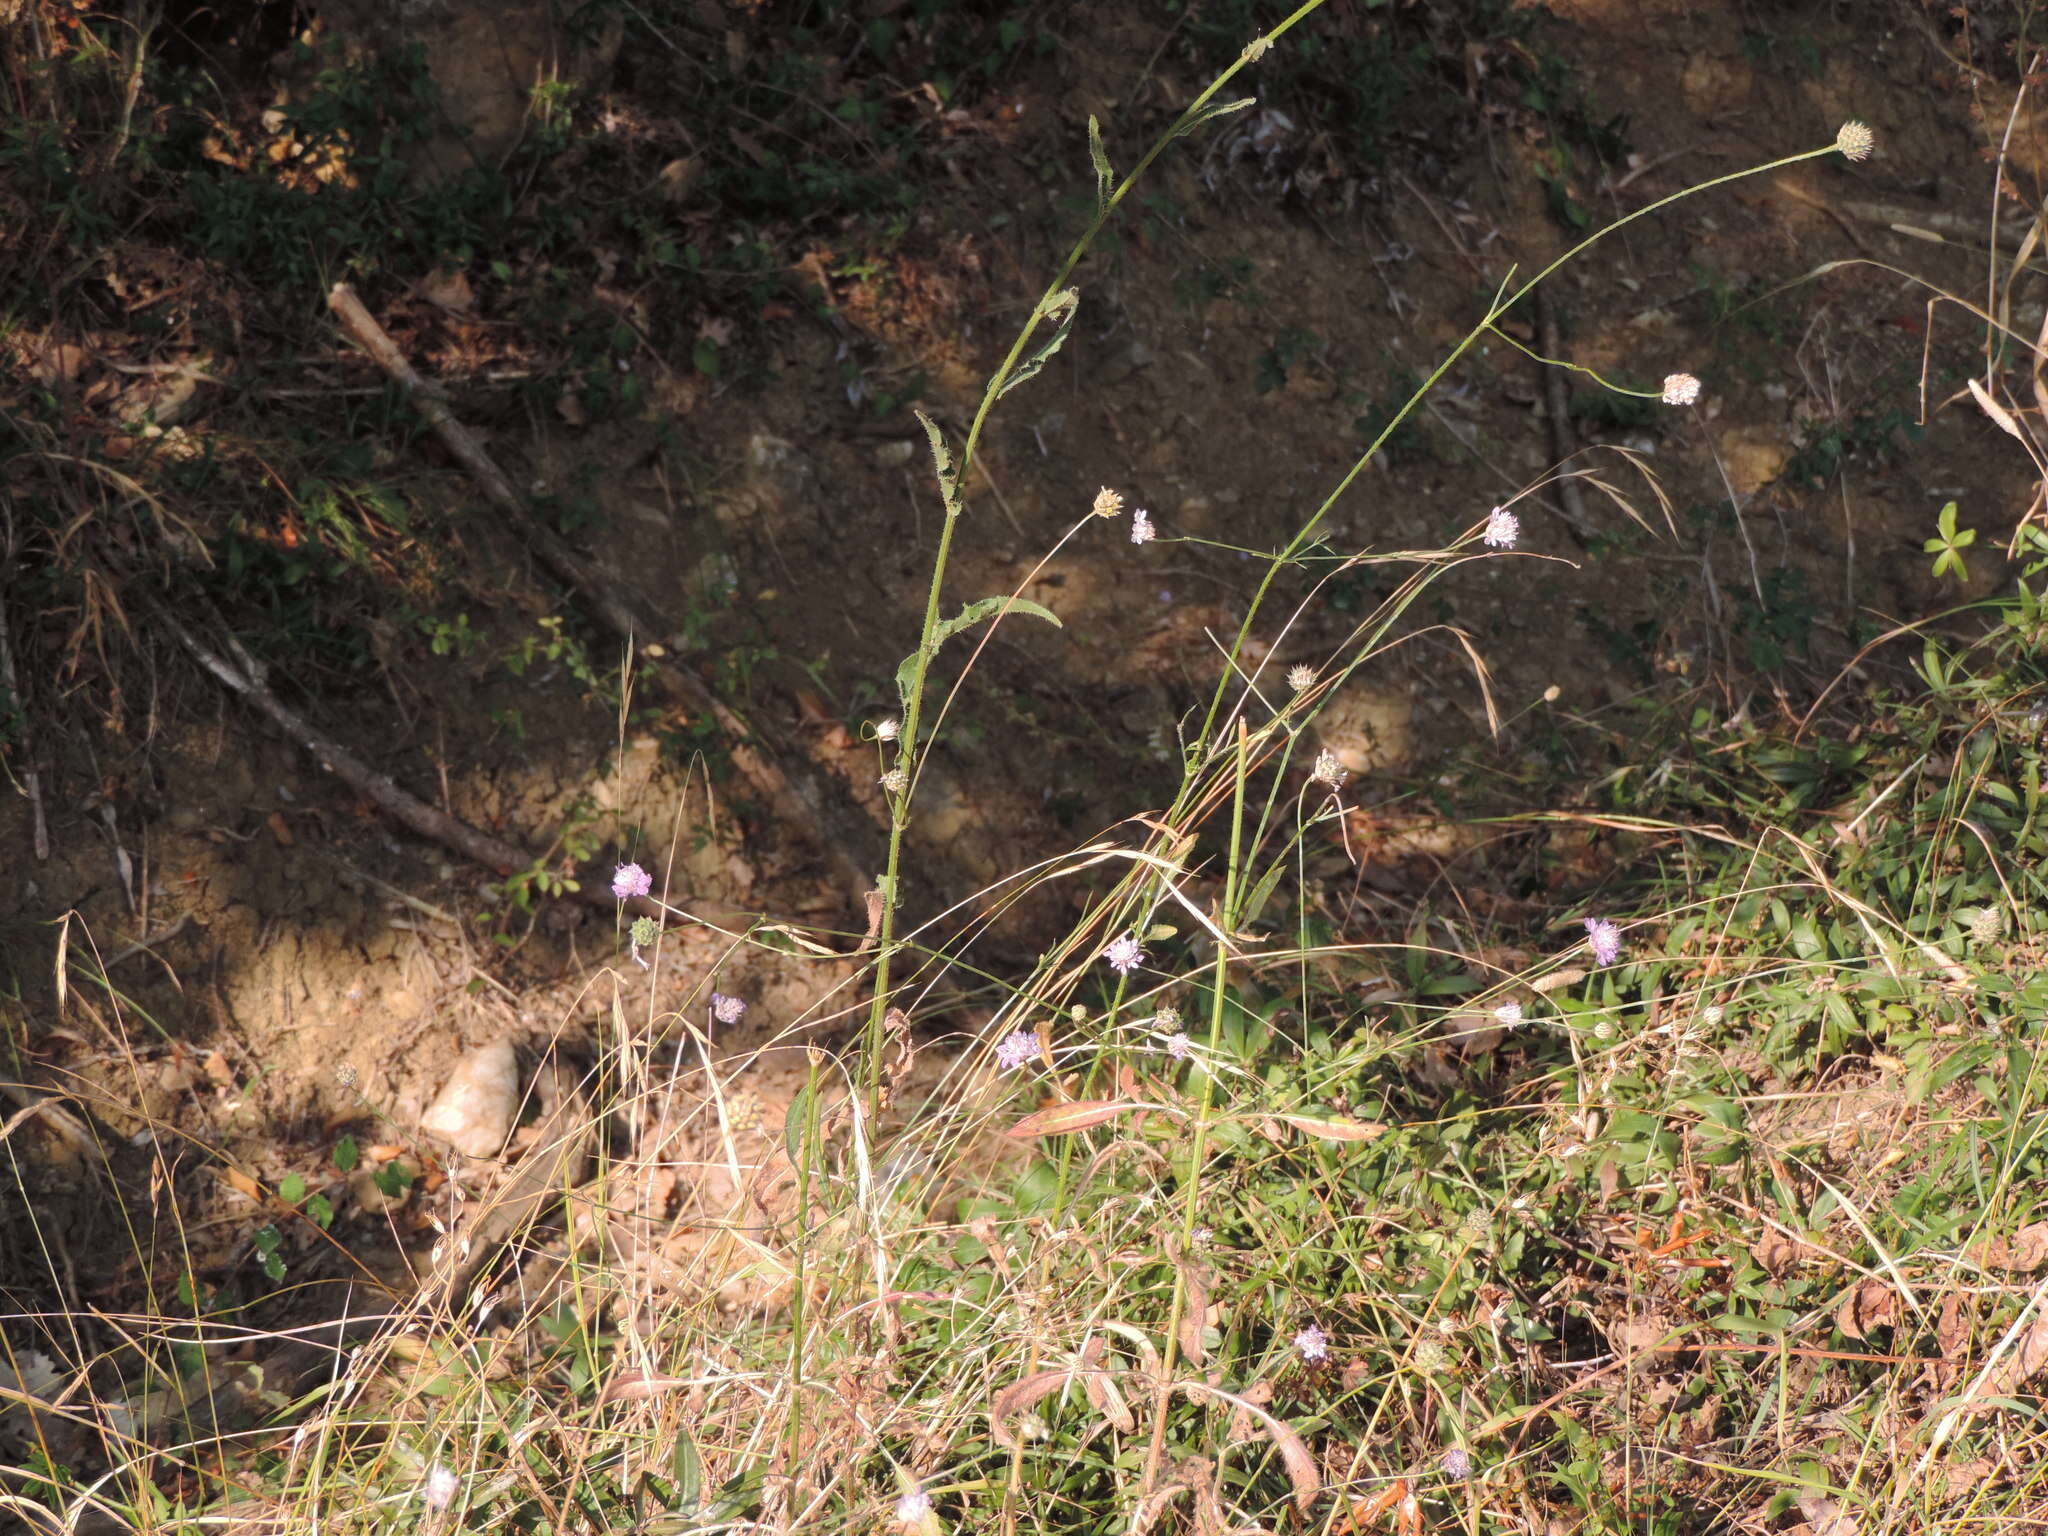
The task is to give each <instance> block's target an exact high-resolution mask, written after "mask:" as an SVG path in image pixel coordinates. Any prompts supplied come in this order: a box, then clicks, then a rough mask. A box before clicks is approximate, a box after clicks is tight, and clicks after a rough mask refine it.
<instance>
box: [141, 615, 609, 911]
mask: <svg viewBox="0 0 2048 1536" xmlns="http://www.w3.org/2000/svg"><path fill="white" fill-rule="evenodd" d="M150 606H151V607H152V609H153V610H154V612H155V617H156V621H157V622H158V623H160V624H162V625H163V626H164V628H165V629H167V630H169V631H170V632H171V634H172V635H174V636H175V637H176V638H177V641H178V643H179V644H180V645H182V646H184V647H185V649H186V650H187V651H188V652H190V653H191V656H192V659H193V660H194V661H196V662H198V663H199V665H200V666H201V667H203V668H205V669H206V670H207V671H208V672H210V673H211V674H212V675H213V677H214V678H215V680H217V681H218V682H219V683H220V684H221V685H222V686H223V687H225V688H226V689H228V690H229V691H230V692H232V693H235V694H238V695H240V696H241V697H242V698H244V699H246V700H247V701H248V702H249V703H251V704H253V705H255V707H256V708H257V709H258V710H260V711H261V712H262V713H264V714H266V715H268V716H269V717H270V718H271V719H272V720H273V721H274V722H276V724H277V726H278V728H279V729H281V730H282V731H283V732H284V733H285V735H287V736H289V737H291V739H292V740H293V741H295V742H297V743H298V744H299V745H300V746H301V747H304V748H305V749H306V750H307V751H308V752H310V753H312V755H313V758H314V760H315V761H316V762H318V763H319V764H320V766H321V767H322V768H325V769H326V770H327V771H328V772H329V773H331V774H333V775H334V776H335V777H336V778H338V779H340V780H341V781H342V782H343V783H344V784H346V785H348V787H349V788H350V789H353V790H354V791H355V792H356V793H357V794H359V795H361V796H362V797H363V798H364V799H365V800H367V801H369V802H370V803H371V804H372V805H374V806H376V807H377V808H378V809H379V810H380V811H383V812H384V813H385V814H386V815H388V816H390V817H391V818H392V819H393V820H395V821H400V822H403V823H404V824H405V825H406V826H408V827H410V828H411V829H412V830H413V831H415V832H417V833H419V835H420V836H421V837H424V838H428V839H431V840H432V841H434V842H436V843H439V844H441V845H442V846H443V847H444V848H450V849H453V850H454V851H455V852H456V853H459V854H461V855H462V856H463V857H464V858H465V859H468V860H470V861H471V862H472V863H475V864H481V865H483V866H484V867H485V868H486V869H490V870H493V871H495V872H496V873H497V874H498V875H500V876H501V877H502V876H507V875H515V874H517V873H519V872H520V871H521V870H524V869H531V868H532V867H533V863H534V860H533V859H532V857H531V856H530V855H528V854H526V853H524V852H522V851H521V850H519V849H518V848H515V847H514V846H513V845H512V844H510V843H508V842H505V841H504V840H503V839H501V838H496V837H492V836H491V835H490V834H489V833H488V832H480V831H478V830H477V829H476V828H475V827H472V826H471V825H470V824H469V823H468V822H466V821H461V820H458V819H457V818H456V817H453V816H450V815H449V814H448V813H447V812H445V811H438V810H436V809H434V807H433V806H431V805H429V804H427V802H426V801H424V800H422V799H420V798H419V796H417V795H415V794H413V793H412V792H411V791H410V790H407V789H404V788H401V787H400V786H399V785H398V784H397V783H395V782H394V781H393V780H392V779H390V778H389V777H387V776H386V775H384V774H381V773H379V772H378V771H377V770H376V769H374V768H372V767H371V766H370V765H369V764H368V763H366V762H364V761H363V760H362V759H361V758H360V757H357V756H356V755H355V753H353V752H351V751H349V749H348V748H347V747H344V746H343V745H342V744H341V743H340V742H338V741H336V740H335V739H334V738H333V737H331V736H329V735H327V734H326V733H325V732H323V731H321V730H318V729H317V728H315V727H314V726H313V725H312V724H310V723H309V722H307V721H306V720H304V719H302V718H300V716H299V715H298V714H297V713H296V712H295V711H294V710H292V709H291V708H290V707H288V706H287V705H286V704H284V703H283V701H281V700H280V699H279V698H278V697H277V695H276V694H274V693H272V692H271V691H270V689H269V687H268V686H267V685H266V684H265V683H264V681H263V674H262V669H261V668H260V667H259V666H258V665H257V663H256V661H255V659H254V658H253V657H251V656H250V655H249V653H248V652H247V651H245V650H243V649H242V646H241V644H240V643H239V642H238V641H236V640H235V639H234V637H233V636H229V637H227V640H226V648H227V649H228V650H229V651H230V652H232V653H233V655H232V659H231V658H230V657H229V656H224V655H222V654H221V653H220V652H218V651H215V650H213V649H212V648H211V647H209V646H207V645H205V644H203V643H202V642H201V641H200V640H199V639H198V638H197V637H196V636H195V635H193V633H192V632H191V631H190V630H188V629H187V628H185V626H184V625H183V624H180V623H179V622H178V620H177V619H176V618H174V617H173V616H172V615H171V613H170V612H169V610H168V609H166V608H165V607H164V606H163V605H162V604H160V603H153V604H151V605H150ZM576 895H577V897H578V898H579V899H580V900H582V901H583V902H585V903H586V904H587V905H590V906H594V907H600V908H602V909H604V910H605V911H607V912H610V911H616V910H617V909H618V906H619V903H618V901H617V900H616V899H614V897H613V896H612V893H611V888H610V887H609V886H606V885H603V884H600V883H597V882H591V883H588V884H582V885H581V886H580V887H579V889H578V890H577V892H576Z"/></svg>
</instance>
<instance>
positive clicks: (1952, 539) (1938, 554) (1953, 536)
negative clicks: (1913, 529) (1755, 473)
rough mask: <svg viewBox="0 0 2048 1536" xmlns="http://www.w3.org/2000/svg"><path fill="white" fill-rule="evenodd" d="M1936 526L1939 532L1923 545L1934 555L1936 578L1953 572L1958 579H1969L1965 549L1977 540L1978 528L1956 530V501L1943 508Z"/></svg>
mask: <svg viewBox="0 0 2048 1536" xmlns="http://www.w3.org/2000/svg"><path fill="white" fill-rule="evenodd" d="M1935 526H1936V527H1937V528H1938V529H1939V530H1940V532H1939V534H1938V535H1937V536H1936V537H1934V538H1931V539H1929V540H1928V541H1927V542H1926V543H1925V544H1924V545H1922V546H1921V547H1922V548H1923V549H1925V550H1926V551H1927V553H1928V554H1930V555H1932V556H1934V575H1935V579H1936V580H1939V579H1940V578H1941V577H1943V576H1947V575H1951V574H1952V575H1954V577H1955V578H1956V580H1957V581H1968V580H1969V579H1970V569H1969V567H1968V566H1966V565H1964V564H1963V551H1964V550H1966V549H1968V548H1969V547H1970V546H1971V545H1972V544H1974V543H1976V542H1977V530H1976V529H1974V528H1965V529H1963V530H1962V531H1961V532H1960V533H1958V532H1957V531H1956V504H1955V503H1954V502H1950V503H1949V504H1948V505H1947V506H1945V507H1943V508H1942V509H1941V516H1940V517H1939V518H1937V519H1936V520H1935Z"/></svg>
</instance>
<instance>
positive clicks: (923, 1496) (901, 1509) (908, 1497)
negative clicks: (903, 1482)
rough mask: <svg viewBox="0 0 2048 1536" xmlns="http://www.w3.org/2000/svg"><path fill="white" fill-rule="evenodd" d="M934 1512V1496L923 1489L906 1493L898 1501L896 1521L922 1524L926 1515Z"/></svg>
mask: <svg viewBox="0 0 2048 1536" xmlns="http://www.w3.org/2000/svg"><path fill="white" fill-rule="evenodd" d="M931 1512H932V1496H931V1495H930V1494H928V1493H925V1492H924V1491H923V1490H921V1489H920V1490H918V1491H916V1492H913V1493H906V1494H905V1495H903V1497H902V1498H900V1499H898V1500H897V1501H896V1523H897V1524H898V1525H922V1524H923V1523H924V1519H925V1516H927V1515H929V1514H930V1513H931Z"/></svg>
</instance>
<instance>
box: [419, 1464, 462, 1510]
mask: <svg viewBox="0 0 2048 1536" xmlns="http://www.w3.org/2000/svg"><path fill="white" fill-rule="evenodd" d="M461 1487H462V1479H461V1478H459V1477H457V1476H456V1475H455V1474H454V1473H453V1472H451V1471H449V1470H448V1469H447V1468H446V1467H444V1466H442V1465H441V1463H440V1462H438V1461H437V1462H435V1463H434V1465H433V1466H432V1467H431V1468H429V1469H428V1471H427V1480H426V1481H425V1482H424V1483H422V1484H421V1485H420V1502H421V1503H423V1504H425V1505H426V1506H427V1508H428V1509H429V1510H430V1511H432V1512H433V1513H435V1514H439V1513H440V1512H441V1511H442V1510H444V1509H446V1508H447V1507H448V1506H449V1505H450V1504H452V1503H454V1502H455V1495H456V1493H457V1492H459V1491H460V1489H461Z"/></svg>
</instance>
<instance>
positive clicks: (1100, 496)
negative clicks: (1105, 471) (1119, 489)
mask: <svg viewBox="0 0 2048 1536" xmlns="http://www.w3.org/2000/svg"><path fill="white" fill-rule="evenodd" d="M1123 509H1124V499H1123V497H1121V496H1119V495H1118V494H1117V493H1116V492H1115V491H1112V490H1111V489H1110V488H1109V487H1108V486H1106V485H1105V486H1104V487H1103V488H1102V489H1101V490H1099V491H1097V492H1096V493H1095V506H1094V508H1093V509H1092V510H1093V511H1094V513H1095V515H1096V516H1097V517H1115V516H1116V515H1117V514H1118V513H1120V512H1122V511H1123Z"/></svg>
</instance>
